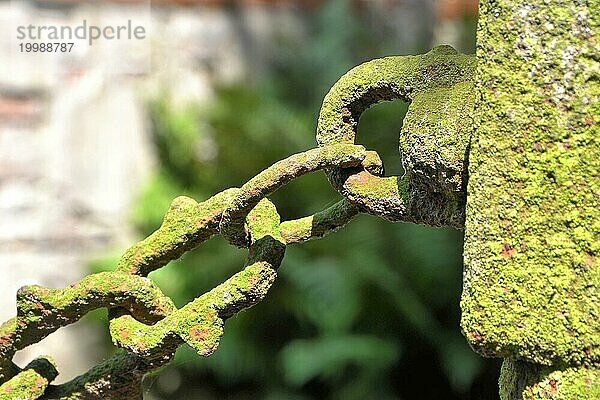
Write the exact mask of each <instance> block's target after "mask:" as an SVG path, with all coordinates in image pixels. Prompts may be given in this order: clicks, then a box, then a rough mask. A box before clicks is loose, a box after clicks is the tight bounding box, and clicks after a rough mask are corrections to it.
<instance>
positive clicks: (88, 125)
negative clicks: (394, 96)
mask: <svg viewBox="0 0 600 400" xmlns="http://www.w3.org/2000/svg"><path fill="white" fill-rule="evenodd" d="M476 11H477V2H476V1H475V0H421V1H420V0H404V1H402V0H370V1H344V0H331V1H318V0H305V1H293V0H287V1H284V0H279V1H278V0H273V1H267V0H244V1H225V0H178V1H177V0H172V1H168V0H157V1H152V2H151V3H150V2H148V1H134V0H120V1H89V2H87V1H74V0H39V1H28V0H18V1H16V0H15V1H0V59H1V60H3V62H2V63H1V65H0V268H2V278H1V279H0V294H1V296H0V319H2V320H6V319H8V318H10V317H11V316H12V315H14V313H15V293H16V290H17V289H18V288H19V287H20V286H23V285H26V284H34V283H35V284H42V285H47V286H52V287H62V286H66V285H68V284H69V283H71V282H73V281H75V280H77V279H79V278H81V277H82V276H84V275H86V274H88V273H90V271H98V270H104V269H111V268H112V267H113V266H114V264H115V261H116V259H118V256H119V254H120V253H121V252H122V251H123V250H124V249H125V248H126V247H127V246H128V245H129V244H131V243H132V242H133V241H135V240H138V239H139V238H141V237H143V236H144V235H147V234H148V233H150V232H151V231H152V230H153V229H155V228H156V227H157V226H158V225H159V224H160V219H161V217H162V215H163V213H164V211H165V210H166V208H167V206H168V203H169V201H170V199H172V198H173V197H175V196H176V195H179V194H188V195H191V196H193V197H194V198H196V199H197V200H201V199H204V198H207V197H209V196H210V195H212V194H213V193H215V192H217V191H220V190H222V189H224V188H227V187H231V186H239V185H240V184H242V183H243V182H244V181H245V180H247V179H249V178H250V177H251V176H253V175H255V174H256V173H257V172H258V171H260V170H261V169H263V168H264V167H266V166H267V165H268V164H270V163H272V162H274V161H276V160H278V159H281V158H284V157H286V156H288V155H290V154H293V153H295V152H299V151H303V150H305V149H308V148H310V147H313V146H314V145H315V144H314V131H315V126H316V117H317V115H318V110H319V107H320V102H321V101H322V98H323V96H324V95H325V93H326V92H327V90H328V88H329V87H330V86H331V85H332V84H333V83H334V82H335V81H336V80H337V79H338V78H339V77H340V76H341V75H342V74H343V73H344V72H345V71H347V70H348V69H350V68H351V67H352V66H354V65H357V64H359V63H361V62H363V61H366V60H369V59H372V58H376V57H381V56H385V55H393V54H414V53H419V52H425V51H427V50H428V49H430V48H431V47H432V46H434V45H437V44H441V43H446V44H451V45H453V46H454V47H455V48H457V49H458V50H460V51H463V52H473V50H474V42H475V23H476ZM124 13H129V14H131V15H134V16H138V17H140V18H141V16H143V17H144V23H145V24H146V25H147V27H148V28H149V36H148V38H147V40H146V41H144V42H143V43H142V44H140V45H142V46H146V48H145V49H146V50H148V49H149V51H150V53H149V58H148V59H143V60H142V61H140V60H137V59H136V58H135V54H134V55H132V54H131V53H130V52H123V51H115V50H114V48H106V47H103V46H102V45H97V46H92V47H86V48H80V49H78V50H77V53H76V54H75V57H71V58H70V59H69V60H68V61H65V59H64V58H62V57H59V56H55V55H52V54H50V55H45V56H42V55H38V56H36V57H29V58H19V59H18V60H17V58H16V57H11V56H12V53H11V40H10V37H11V36H14V32H13V31H12V30H11V24H10V23H8V22H10V21H11V19H13V18H16V17H15V16H17V15H18V16H20V17H21V18H22V17H23V16H26V19H27V20H28V21H30V23H33V24H46V25H48V24H58V25H76V24H78V23H81V21H82V19H84V18H85V19H88V20H91V21H96V22H97V23H101V22H102V21H104V22H106V21H109V22H110V21H111V20H112V19H113V18H114V17H115V16H117V15H123V14H124ZM141 50H144V49H141ZM134 53H135V52H134ZM124 59H125V60H126V61H127V63H126V64H125V65H127V68H124V69H119V70H115V69H114V68H112V67H113V66H114V65H117V64H119V63H122V62H123V60H124ZM405 110H406V104H403V103H402V102H399V101H396V102H391V103H386V104H382V105H379V106H376V107H374V108H373V109H371V110H369V111H368V112H367V113H365V115H364V116H363V118H362V119H361V124H360V128H359V141H360V142H361V143H363V144H365V145H366V146H367V147H369V148H373V149H375V150H377V151H378V152H380V154H381V155H382V157H383V159H384V162H385V165H386V171H387V172H388V173H390V174H392V173H399V172H400V171H401V166H400V160H399V157H398V152H397V134H398V132H399V130H400V127H401V121H402V116H403V113H404V112H405ZM338 198H339V197H338V195H337V194H336V193H335V192H334V191H333V190H332V189H331V188H330V187H329V185H328V184H327V182H326V179H325V178H324V177H323V176H322V175H320V174H319V175H315V176H310V177H306V178H302V179H300V180H298V181H297V182H294V183H292V184H290V185H289V186H288V187H287V188H285V189H284V190H283V191H281V192H279V193H277V194H276V195H275V196H273V199H274V201H275V202H276V204H277V206H278V208H279V210H280V213H281V214H282V217H283V218H284V219H288V218H294V217H298V216H302V215H306V214H308V213H312V212H316V211H318V210H319V209H321V208H323V207H326V206H327V205H330V204H332V203H333V202H335V201H336V200H337V199H338ZM461 240H462V234H461V233H460V232H456V231H451V230H439V229H430V228H424V227H417V226H413V225H407V224H394V225H392V224H389V223H387V222H384V221H381V220H378V219H376V218H373V217H368V216H361V217H360V218H358V219H357V221H355V222H354V223H352V224H351V226H349V227H347V228H345V229H344V230H343V231H340V232H338V233H336V234H334V235H331V236H330V237H328V238H326V239H323V240H321V241H318V242H315V243H309V244H306V245H302V246H301V247H298V248H294V249H290V250H289V252H288V254H287V255H286V259H285V260H284V264H283V267H282V270H281V273H280V278H279V282H278V283H277V285H276V286H275V287H274V288H273V291H272V293H271V295H270V296H269V297H268V298H267V300H266V301H265V302H263V303H262V304H260V305H259V306H257V307H255V308H254V309H252V310H250V311H248V312H245V313H243V314H242V315H240V316H239V317H236V318H234V319H232V320H231V321H229V322H228V325H227V329H226V335H225V336H224V338H223V341H222V345H221V347H220V349H219V351H218V352H217V353H216V354H215V355H214V356H213V357H211V358H210V359H208V360H205V359H200V357H197V356H196V355H194V354H190V353H191V352H190V351H189V350H187V349H181V350H180V351H179V352H178V354H177V359H176V361H175V362H174V363H173V364H172V365H171V366H169V367H167V368H166V369H165V370H163V371H162V372H161V373H159V374H157V375H156V376H153V377H149V378H148V379H147V380H146V388H145V398H147V399H341V398H344V399H371V398H373V399H412V398H444V399H487V398H489V399H495V398H497V397H496V394H495V393H496V379H497V368H498V364H497V363H496V362H494V361H488V360H482V359H480V358H479V357H478V356H476V355H475V354H474V353H473V352H472V351H471V350H470V349H469V348H468V345H467V344H466V343H465V341H464V340H463V339H462V337H461V335H460V331H459V327H458V312H459V310H458V301H459V296H460V287H461V271H462V261H461V251H462V242H461ZM243 259H244V252H240V251H238V250H234V249H231V248H230V247H228V246H227V245H225V244H224V242H223V241H221V240H220V239H219V238H216V239H213V240H211V241H209V242H208V243H206V245H204V246H202V248H200V249H198V250H197V251H195V252H193V253H192V254H190V255H189V256H186V257H184V258H183V259H182V260H180V261H177V262H175V263H172V265H170V266H168V267H166V268H164V269H163V270H161V271H159V272H157V273H155V274H153V275H152V276H151V277H152V278H153V279H156V280H157V281H158V282H159V283H160V285H161V287H162V288H163V289H164V290H165V292H167V293H168V294H169V295H171V296H172V297H173V298H174V299H175V301H176V302H177V304H178V305H183V304H185V302H187V301H189V300H190V299H191V298H193V297H195V296H198V295H199V294H201V293H202V292H203V291H205V290H209V289H210V288H211V287H213V286H214V285H215V284H217V283H218V282H220V281H222V280H223V279H225V278H226V277H227V276H229V275H230V274H231V273H233V272H234V271H236V270H238V269H239V268H240V267H241V265H242V263H243ZM105 314H106V313H105V312H96V313H93V315H91V316H89V317H86V318H85V320H84V321H82V322H81V323H78V324H76V325H74V326H71V327H67V328H63V329H61V330H60V331H59V332H58V333H56V334H54V335H52V336H51V337H49V338H48V339H46V340H45V341H44V342H42V343H40V344H38V345H35V346H32V347H30V348H28V349H26V350H24V351H22V352H20V353H19V354H18V361H19V362H21V363H26V362H27V361H29V360H30V359H31V358H33V357H35V356H37V355H39V354H51V355H54V356H55V357H56V359H57V361H58V364H59V367H60V369H61V372H62V375H61V377H60V380H61V381H65V380H68V379H70V378H72V377H74V376H76V375H77V374H79V373H81V372H83V371H84V370H85V369H86V368H88V367H90V366H91V365H93V364H95V363H96V362H98V360H101V359H103V358H104V357H106V356H107V355H108V354H109V353H110V352H111V351H112V349H111V346H110V340H109V339H108V337H107V333H106V315H105Z"/></svg>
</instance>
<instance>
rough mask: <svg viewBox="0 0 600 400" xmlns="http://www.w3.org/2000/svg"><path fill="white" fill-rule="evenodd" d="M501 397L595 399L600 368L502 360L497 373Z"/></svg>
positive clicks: (503, 399) (599, 395)
mask: <svg viewBox="0 0 600 400" xmlns="http://www.w3.org/2000/svg"><path fill="white" fill-rule="evenodd" d="M500 399H501V400H515V399H519V400H521V399H522V400H586V399H589V400H597V399H600V371H599V370H598V369H597V368H594V367H589V368H588V367H562V368H561V367H543V366H540V365H536V364H529V363H526V362H522V361H514V360H505V361H504V363H503V364H502V371H501V373H500Z"/></svg>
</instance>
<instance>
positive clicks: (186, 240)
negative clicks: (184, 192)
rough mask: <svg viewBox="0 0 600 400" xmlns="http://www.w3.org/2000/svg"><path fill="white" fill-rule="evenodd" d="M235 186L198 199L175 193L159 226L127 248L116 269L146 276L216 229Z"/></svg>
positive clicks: (216, 230) (201, 240)
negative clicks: (200, 199)
mask: <svg viewBox="0 0 600 400" xmlns="http://www.w3.org/2000/svg"><path fill="white" fill-rule="evenodd" d="M237 190H239V189H227V190H224V191H222V192H220V193H218V194H216V195H214V196H213V197H211V198H210V199H208V200H206V201H204V202H202V203H196V201H195V200H193V199H190V198H189V197H185V196H180V197H177V198H176V199H175V200H173V202H172V203H171V206H170V208H169V210H168V211H167V213H166V215H165V218H164V220H163V223H162V225H161V226H160V228H159V229H158V230H156V231H155V232H154V233H152V234H151V235H150V236H148V237H147V238H146V239H144V240H142V241H141V242H138V243H136V244H135V245H133V246H132V247H131V248H129V249H128V250H127V251H126V252H125V254H124V255H123V257H121V260H120V261H119V263H118V265H117V271H119V272H124V273H129V274H136V275H142V276H146V275H148V274H149V273H150V272H152V271H154V270H156V269H158V268H160V267H162V266H164V265H166V264H167V263H168V262H169V261H171V260H175V259H177V258H179V257H180V256H181V255H182V254H183V253H185V252H186V251H189V250H191V249H193V248H194V247H196V246H198V245H199V244H200V243H202V242H204V241H205V240H207V239H209V238H210V237H211V236H212V235H214V234H216V233H218V231H219V221H220V218H221V214H222V212H223V209H224V208H225V206H226V205H227V204H228V203H229V202H230V201H231V199H232V197H233V195H234V194H235V193H237Z"/></svg>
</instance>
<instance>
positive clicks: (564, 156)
mask: <svg viewBox="0 0 600 400" xmlns="http://www.w3.org/2000/svg"><path fill="white" fill-rule="evenodd" d="M599 22H600V4H599V2H598V1H597V0H589V1H585V0H569V1H561V0H529V1H527V0H526V1H524V0H481V3H480V14H479V25H478V31H477V84H476V85H477V88H478V91H479V98H478V101H479V105H478V111H477V116H476V129H475V134H474V137H473V140H472V143H471V152H470V159H469V183H468V189H467V192H468V194H467V209H466V224H465V225H466V230H465V248H464V257H465V274H464V290H463V295H462V302H461V307H462V313H463V315H462V329H463V331H464V334H465V336H466V337H467V339H468V341H469V343H470V344H471V346H472V347H473V348H474V349H475V350H476V351H477V352H479V353H480V354H482V355H484V356H490V357H501V358H504V359H505V361H504V365H503V367H502V373H501V377H500V392H501V398H502V400H518V399H519V400H520V399H526V400H527V399H530V400H533V399H565V400H566V399H592V400H597V399H600V370H599V366H600V346H599V344H600V290H599V287H600V269H599V268H598V263H599V261H600V260H599V259H598V255H599V252H600V143H599V142H600V140H599V139H600V130H599V129H598V118H600V104H599V102H598V98H599V95H600V76H599V74H600V68H599V63H598V60H600V51H599V50H600V43H598V41H597V38H596V37H595V36H596V35H597V34H598V32H599V25H600V23H599Z"/></svg>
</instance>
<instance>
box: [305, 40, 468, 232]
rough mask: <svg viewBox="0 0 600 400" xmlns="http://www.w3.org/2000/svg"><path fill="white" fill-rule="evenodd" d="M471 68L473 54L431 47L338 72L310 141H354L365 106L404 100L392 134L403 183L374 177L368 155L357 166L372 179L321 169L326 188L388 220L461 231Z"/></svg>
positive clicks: (375, 163)
mask: <svg viewBox="0 0 600 400" xmlns="http://www.w3.org/2000/svg"><path fill="white" fill-rule="evenodd" d="M474 70H475V57H473V56H467V55H464V54H459V53H457V52H456V51H455V50H454V49H452V48H451V47H449V46H438V47H436V48H434V49H432V50H431V51H430V52H428V53H427V54H424V55H417V56H393V57H385V58H381V59H376V60H372V61H370V62H367V63H364V64H362V65H359V66H358V67H355V68H353V69H352V70H350V71H349V72H348V73H347V74H345V75H344V76H343V77H342V78H341V79H340V80H339V81H338V82H337V83H336V84H335V85H334V86H333V87H332V88H331V90H330V91H329V93H328V94H327V96H326V97H325V99H324V101H323V106H322V108H321V113H320V115H319V123H318V127H317V142H318V143H319V145H321V146H324V145H331V144H333V143H354V140H355V136H356V129H357V126H358V121H359V119H360V115H361V114H362V112H363V111H364V110H366V109H367V108H368V107H370V106H371V105H373V104H376V103H378V102H380V101H384V100H393V99H402V100H404V101H408V102H411V104H410V105H409V107H408V112H407V114H406V116H405V119H404V123H403V128H402V132H401V138H400V155H401V157H402V164H403V166H404V167H405V169H406V174H405V178H406V179H407V181H404V180H402V181H401V184H400V185H398V184H397V182H396V179H397V177H388V178H378V177H375V176H376V175H380V174H381V172H382V166H381V161H380V160H379V159H378V157H376V158H372V159H371V158H369V159H367V160H365V161H363V165H362V167H363V169H365V170H366V171H369V172H371V173H373V175H375V176H373V175H369V174H355V173H356V172H357V171H356V170H350V171H343V170H340V169H336V170H334V171H332V172H330V173H329V178H330V180H331V181H332V182H333V184H334V186H335V187H336V188H338V190H339V191H340V192H341V193H342V194H343V195H344V196H345V197H346V198H347V199H349V200H350V201H351V202H352V203H353V204H354V205H356V206H357V207H358V208H359V209H360V210H361V211H363V212H368V213H370V214H373V215H377V216H380V217H383V218H386V219H388V220H390V221H409V222H414V223H420V224H427V225H433V226H453V227H456V228H462V226H463V222H464V204H465V192H466V188H465V183H466V182H465V179H464V177H465V176H466V174H465V169H466V159H467V151H468V144H469V138H470V135H471V131H472V114H473V107H474V103H475V101H474V90H473V76H474ZM448 204H450V205H451V207H448V206H447V205H448Z"/></svg>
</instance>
